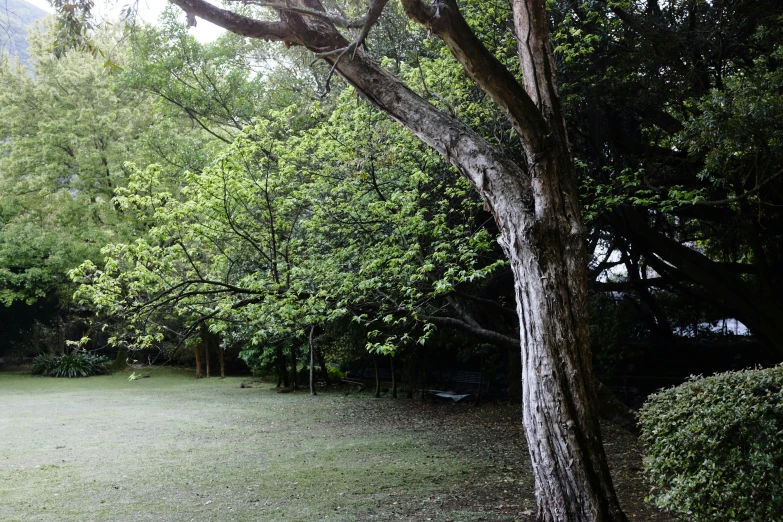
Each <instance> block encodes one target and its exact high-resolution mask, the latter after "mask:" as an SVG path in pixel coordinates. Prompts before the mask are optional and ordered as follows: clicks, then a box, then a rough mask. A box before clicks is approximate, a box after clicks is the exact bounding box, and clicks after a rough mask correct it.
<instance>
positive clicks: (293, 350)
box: [291, 343, 299, 390]
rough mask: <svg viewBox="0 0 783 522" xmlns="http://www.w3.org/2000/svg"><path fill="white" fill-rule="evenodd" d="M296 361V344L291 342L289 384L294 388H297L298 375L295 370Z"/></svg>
mask: <svg viewBox="0 0 783 522" xmlns="http://www.w3.org/2000/svg"><path fill="white" fill-rule="evenodd" d="M298 364H299V363H298V362H297V360H296V346H294V344H293V343H291V385H292V386H293V387H294V389H295V390H298V389H299V375H298V373H299V372H298V371H297V368H296V367H297V366H298Z"/></svg>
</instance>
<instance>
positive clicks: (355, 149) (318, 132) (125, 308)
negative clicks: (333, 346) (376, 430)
mask: <svg viewBox="0 0 783 522" xmlns="http://www.w3.org/2000/svg"><path fill="white" fill-rule="evenodd" d="M300 112H301V109H299V108H298V107H296V106H291V107H289V108H288V109H286V110H285V111H282V112H279V113H275V114H274V119H270V120H261V119H260V120H257V121H256V123H255V124H254V125H253V126H251V127H248V128H247V129H246V130H244V131H243V132H242V133H241V134H240V135H239V136H238V137H237V138H236V139H235V140H234V142H233V144H232V145H231V146H229V147H228V148H227V149H226V150H225V152H224V153H222V154H221V155H220V156H219V157H218V158H217V159H216V161H215V162H214V163H213V164H212V165H211V166H210V167H208V168H206V169H205V170H204V171H203V172H201V173H199V174H194V173H189V174H187V175H186V176H185V179H184V185H183V186H182V187H181V188H180V191H179V195H178V196H176V197H174V196H172V195H171V194H169V193H167V192H165V191H163V190H162V186H161V181H160V173H159V170H158V169H157V168H155V167H150V168H148V169H146V170H144V171H138V172H136V173H135V174H134V175H133V176H132V177H131V180H130V183H129V185H128V188H127V189H120V190H119V191H118V197H117V198H116V202H117V204H118V205H119V206H120V207H121V208H122V209H123V210H124V211H127V212H136V213H138V215H139V219H140V220H144V221H145V222H147V223H149V224H150V225H151V229H150V231H149V234H148V235H147V237H146V238H144V239H139V240H137V241H136V242H135V243H130V244H125V243H118V244H113V245H110V246H108V247H106V248H105V249H104V254H105V255H106V256H107V262H106V264H105V266H102V267H97V266H96V265H94V264H92V263H85V264H84V265H83V266H82V267H81V268H80V269H79V270H76V271H74V272H73V277H74V278H75V279H77V280H79V281H81V282H84V283H88V284H85V285H84V286H83V287H82V289H81V291H80V293H81V296H82V297H84V298H87V299H89V300H91V301H92V302H93V303H95V304H97V305H98V306H100V307H102V308H103V309H104V310H105V311H106V312H107V313H110V314H117V315H125V316H126V317H128V318H129V319H132V320H133V321H134V323H135V324H136V326H135V329H131V330H130V331H129V338H128V341H127V342H129V343H131V344H134V345H139V344H141V345H143V344H145V343H146V344H149V343H152V342H154V341H156V340H159V339H160V330H159V329H158V327H157V325H156V324H154V322H151V321H149V318H150V314H152V313H153V312H154V313H157V314H160V313H165V314H171V315H172V316H175V317H180V318H181V319H183V320H185V321H190V320H192V319H193V318H195V317H204V316H210V317H212V318H214V319H216V321H214V322H213V323H212V326H211V328H212V330H213V331H222V332H224V333H228V334H230V335H240V336H242V337H244V338H245V339H246V340H248V341H251V342H252V344H254V345H257V346H263V345H264V343H265V342H267V341H269V340H270V339H277V338H279V337H281V336H301V335H302V333H303V329H304V328H305V327H306V326H307V325H309V324H313V323H318V324H323V323H325V322H329V321H331V320H334V319H336V318H338V317H341V316H345V315H348V316H351V317H354V318H355V320H357V321H359V322H361V323H363V324H365V326H366V327H367V328H368V329H369V330H370V332H371V337H372V338H371V339H370V343H369V345H368V347H369V348H371V349H372V350H375V351H384V352H393V351H394V350H395V348H396V347H397V346H399V345H401V344H404V343H409V342H421V343H423V342H424V341H425V339H426V337H427V336H428V335H429V332H430V331H431V329H432V327H431V325H428V323H427V320H426V316H427V314H430V313H432V312H433V310H435V309H436V308H437V307H439V306H440V304H439V303H438V301H437V300H438V299H439V298H440V297H441V296H442V295H444V294H446V293H448V292H450V291H452V290H453V288H454V287H455V286H456V285H459V284H467V283H471V282H477V281H479V280H481V279H483V278H486V277H487V276H488V275H490V274H492V273H493V272H494V271H495V270H496V269H497V268H498V267H501V266H503V264H504V263H503V262H502V261H499V260H498V256H497V252H496V248H497V247H496V246H495V245H494V241H493V239H494V238H493V237H492V235H491V234H490V233H489V232H488V231H487V229H486V228H485V227H483V226H482V225H483V223H481V222H479V221H478V219H479V216H480V215H481V207H480V204H479V202H478V201H477V200H476V199H474V198H473V197H471V194H472V193H471V191H470V187H469V186H468V184H467V183H466V182H465V181H463V180H461V179H460V178H459V177H458V175H457V173H455V172H453V171H452V170H451V169H450V168H449V167H447V166H446V165H445V163H444V162H443V160H442V159H441V158H440V157H438V156H437V155H435V154H434V153H432V152H430V151H428V150H427V149H426V148H424V147H422V146H421V145H419V144H418V143H416V142H415V141H414V140H413V139H412V138H411V137H410V136H408V135H407V133H405V132H404V131H403V130H402V129H400V128H399V127H398V126H396V125H395V124H394V123H393V122H391V121H389V120H388V119H387V118H385V117H383V116H382V115H381V114H380V113H378V112H377V111H374V110H373V109H371V108H370V107H369V106H368V105H367V104H365V103H357V102H356V101H355V100H354V99H353V98H352V96H351V95H350V94H349V93H347V92H346V93H344V94H343V95H342V96H341V97H340V99H339V103H338V107H337V109H336V110H335V111H333V112H332V113H331V114H330V115H328V119H326V120H323V121H322V123H321V124H319V125H316V126H314V127H313V128H311V129H308V130H303V131H301V132H299V133H291V132H290V129H289V128H287V126H286V125H285V122H288V121H290V120H292V119H296V118H297V117H298V114H299V113H300ZM312 117H314V118H323V117H324V115H321V114H318V113H314V114H313V115H312ZM485 219H486V218H485ZM229 324H230V325H231V327H230V328H229V326H228V325H229ZM131 338H132V340H131ZM119 341H120V340H119V339H116V338H115V342H119ZM251 351H252V349H251ZM248 356H250V355H248Z"/></svg>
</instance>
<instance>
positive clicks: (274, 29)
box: [169, 0, 302, 45]
mask: <svg viewBox="0 0 783 522" xmlns="http://www.w3.org/2000/svg"><path fill="white" fill-rule="evenodd" d="M169 1H170V2H171V3H172V4H174V5H176V6H177V7H179V8H180V9H182V10H183V11H185V12H186V13H188V14H189V15H195V16H198V17H199V18H202V19H204V20H206V21H208V22H212V23H213V24H215V25H218V26H220V27H223V28H224V29H227V30H229V31H231V32H232V33H236V34H239V35H242V36H249V37H251V38H261V39H263V40H270V41H275V42H286V43H288V44H297V45H301V44H302V42H300V41H299V39H298V38H297V37H296V35H295V34H294V31H293V30H292V29H291V27H290V26H289V25H288V24H287V23H286V22H284V21H282V20H275V21H263V20H255V19H253V18H249V17H247V16H242V15H240V14H237V13H234V12H232V11H228V10H226V9H221V8H219V7H216V6H214V5H212V4H210V3H209V2H206V1H205V0H169Z"/></svg>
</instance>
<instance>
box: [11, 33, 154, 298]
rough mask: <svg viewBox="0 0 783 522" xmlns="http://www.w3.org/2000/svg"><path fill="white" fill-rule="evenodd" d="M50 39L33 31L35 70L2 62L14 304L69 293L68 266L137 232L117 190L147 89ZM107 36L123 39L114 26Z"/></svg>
mask: <svg viewBox="0 0 783 522" xmlns="http://www.w3.org/2000/svg"><path fill="white" fill-rule="evenodd" d="M46 39H47V36H46V34H45V33H41V32H39V33H37V34H35V35H34V36H33V37H32V39H31V52H32V55H33V57H34V73H35V76H34V77H31V76H30V75H29V74H28V71H27V69H26V68H24V67H23V66H22V65H21V63H20V62H15V63H14V62H11V61H10V60H5V61H3V63H2V65H1V66H0V107H2V109H0V111H2V117H1V118H0V136H2V140H1V141H0V184H2V190H3V194H5V195H6V196H5V197H3V198H2V200H0V214H2V230H1V232H0V280H1V281H2V283H0V296H2V301H3V303H4V304H5V305H6V306H8V305H10V304H11V303H13V302H15V301H17V300H20V301H25V302H27V303H32V302H33V301H35V300H36V299H39V298H42V297H44V296H45V295H47V294H52V293H58V294H59V295H60V298H62V299H65V300H66V301H67V300H68V295H69V294H70V292H71V290H69V289H68V285H69V281H68V278H67V272H68V270H69V269H71V268H73V267H74V266H77V265H78V264H79V263H80V262H81V261H82V260H84V259H95V260H97V259H98V257H99V250H100V248H101V246H102V245H103V244H104V243H106V242H108V241H110V240H112V239H113V238H120V237H127V236H128V235H129V234H130V233H132V230H133V224H132V223H129V222H128V221H127V220H124V219H123V218H122V216H120V215H118V214H117V213H116V211H115V209H114V207H113V205H112V203H111V198H112V195H113V190H114V189H115V188H116V187H117V186H119V185H120V184H122V183H123V182H124V179H125V176H126V171H125V168H124V166H123V165H124V162H125V161H126V160H127V159H128V158H129V157H131V156H132V154H134V153H135V150H134V149H135V147H136V146H137V144H138V142H139V137H140V136H141V134H142V133H143V132H144V131H145V129H146V128H147V127H148V126H149V125H150V123H151V121H150V118H149V116H148V110H147V107H146V104H145V102H144V100H143V99H142V98H140V97H139V96H138V95H136V94H135V93H130V92H128V91H118V90H115V89H113V88H112V85H111V79H110V77H109V76H108V75H107V72H106V70H105V68H104V61H105V60H103V59H98V58H95V57H93V56H91V55H89V54H84V53H76V52H74V53H69V54H68V55H67V56H65V57H64V58H63V59H61V60H55V59H53V58H52V57H51V56H50V54H49V52H48V50H47V43H46ZM105 41H106V42H107V43H108V42H111V41H116V40H112V36H111V35H107V37H106V40H105ZM117 52H118V53H119V54H121V51H120V50H119V49H118V50H117ZM114 59H115V60H117V61H120V58H114Z"/></svg>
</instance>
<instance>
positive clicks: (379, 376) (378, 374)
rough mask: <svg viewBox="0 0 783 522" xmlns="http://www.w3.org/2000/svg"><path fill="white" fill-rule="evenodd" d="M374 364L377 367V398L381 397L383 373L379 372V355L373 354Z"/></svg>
mask: <svg viewBox="0 0 783 522" xmlns="http://www.w3.org/2000/svg"><path fill="white" fill-rule="evenodd" d="M372 364H373V366H374V367H375V398H376V399H380V398H381V375H380V373H378V356H377V355H373V356H372Z"/></svg>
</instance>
